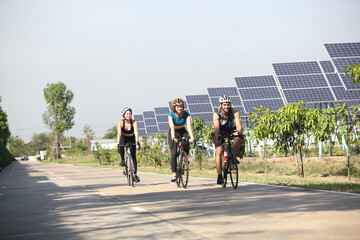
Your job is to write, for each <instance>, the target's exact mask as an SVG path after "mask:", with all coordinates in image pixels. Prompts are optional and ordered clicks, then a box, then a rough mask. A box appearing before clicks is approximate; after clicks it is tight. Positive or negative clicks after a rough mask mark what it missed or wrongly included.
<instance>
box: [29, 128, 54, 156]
mask: <svg viewBox="0 0 360 240" xmlns="http://www.w3.org/2000/svg"><path fill="white" fill-rule="evenodd" d="M50 142H51V134H49V133H39V134H36V133H35V134H33V135H32V137H31V140H30V142H29V143H28V144H27V145H28V148H29V150H30V153H28V154H29V155H36V154H39V152H40V151H43V150H47V149H49V148H50V147H51V145H50Z"/></svg>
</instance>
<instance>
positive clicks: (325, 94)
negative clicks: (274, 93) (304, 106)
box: [283, 88, 335, 103]
mask: <svg viewBox="0 0 360 240" xmlns="http://www.w3.org/2000/svg"><path fill="white" fill-rule="evenodd" d="M283 92H284V95H285V97H286V99H287V102H288V103H297V102H299V101H301V100H303V101H305V102H308V103H311V102H333V101H335V98H334V96H333V94H332V93H331V91H330V88H314V89H284V90H283Z"/></svg>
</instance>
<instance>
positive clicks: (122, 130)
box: [121, 120, 134, 134]
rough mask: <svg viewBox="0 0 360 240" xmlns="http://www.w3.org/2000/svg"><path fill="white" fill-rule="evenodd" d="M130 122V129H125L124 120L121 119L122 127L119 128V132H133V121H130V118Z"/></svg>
mask: <svg viewBox="0 0 360 240" xmlns="http://www.w3.org/2000/svg"><path fill="white" fill-rule="evenodd" d="M130 124H131V128H130V130H126V129H125V120H123V127H122V129H121V132H122V133H125V134H132V133H134V126H133V121H132V120H130Z"/></svg>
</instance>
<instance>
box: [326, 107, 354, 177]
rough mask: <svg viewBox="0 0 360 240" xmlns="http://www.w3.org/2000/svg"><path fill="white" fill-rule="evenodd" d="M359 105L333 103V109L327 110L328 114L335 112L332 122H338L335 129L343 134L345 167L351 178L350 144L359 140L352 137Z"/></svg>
mask: <svg viewBox="0 0 360 240" xmlns="http://www.w3.org/2000/svg"><path fill="white" fill-rule="evenodd" d="M359 108H360V105H355V106H352V107H347V106H346V103H342V104H337V105H335V108H334V109H335V111H334V112H329V113H330V114H335V116H336V117H335V118H334V124H336V123H338V125H337V128H336V131H337V132H338V133H340V134H341V135H345V144H346V148H347V149H348V151H347V154H346V155H347V156H346V158H347V169H348V178H349V181H350V180H351V162H350V151H349V147H350V144H352V143H356V142H359V141H360V140H359V139H357V138H356V137H354V134H353V133H354V132H355V131H356V129H357V128H358V127H359V119H360V114H359V113H360V111H359Z"/></svg>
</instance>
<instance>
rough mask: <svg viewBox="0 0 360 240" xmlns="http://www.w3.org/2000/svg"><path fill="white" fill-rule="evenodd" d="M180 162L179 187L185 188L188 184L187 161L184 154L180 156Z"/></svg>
mask: <svg viewBox="0 0 360 240" xmlns="http://www.w3.org/2000/svg"><path fill="white" fill-rule="evenodd" d="M180 161H181V171H180V172H181V185H182V186H183V188H186V187H187V185H188V182H189V161H188V156H187V154H186V152H182V154H181V155H180Z"/></svg>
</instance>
